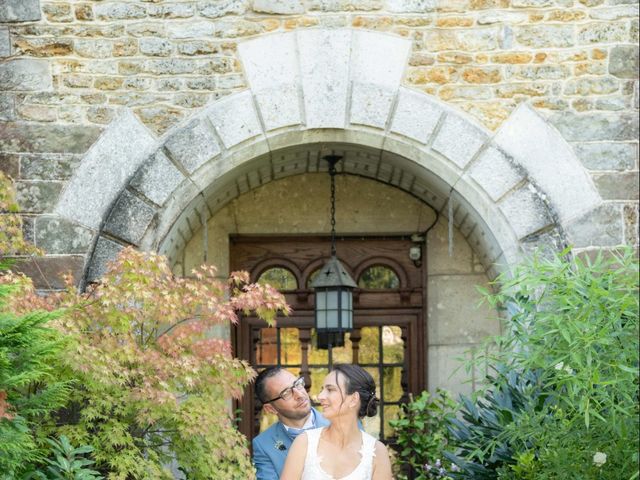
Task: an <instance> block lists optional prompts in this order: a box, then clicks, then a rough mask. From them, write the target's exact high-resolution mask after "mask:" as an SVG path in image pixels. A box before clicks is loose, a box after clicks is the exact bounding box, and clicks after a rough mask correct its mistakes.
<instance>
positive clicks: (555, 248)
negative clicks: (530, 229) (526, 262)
mask: <svg viewBox="0 0 640 480" xmlns="http://www.w3.org/2000/svg"><path fill="white" fill-rule="evenodd" d="M566 241H567V239H566V238H565V235H564V232H561V231H560V230H559V229H558V228H553V229H551V230H549V231H546V232H543V233H540V234H537V235H531V236H529V237H527V238H526V239H525V240H524V241H523V242H521V243H520V245H521V247H522V251H523V252H524V254H525V256H533V255H535V254H536V253H537V254H539V255H542V256H543V258H551V257H552V255H553V254H554V253H558V252H561V251H562V250H564V249H565V248H566V247H567V244H566Z"/></svg>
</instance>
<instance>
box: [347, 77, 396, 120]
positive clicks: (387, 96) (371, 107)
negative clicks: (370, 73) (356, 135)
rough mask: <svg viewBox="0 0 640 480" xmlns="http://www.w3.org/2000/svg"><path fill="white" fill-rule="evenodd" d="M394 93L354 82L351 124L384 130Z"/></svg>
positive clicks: (384, 88) (381, 87)
mask: <svg viewBox="0 0 640 480" xmlns="http://www.w3.org/2000/svg"><path fill="white" fill-rule="evenodd" d="M395 93H396V92H395V91H394V90H391V89H389V88H386V87H384V86H380V85H376V84H366V83H355V82H354V83H353V90H352V94H351V123H359V124H361V125H369V126H371V127H376V128H381V129H383V128H385V125H386V124H387V119H388V118H389V113H390V112H391V105H392V104H393V99H394V97H395Z"/></svg>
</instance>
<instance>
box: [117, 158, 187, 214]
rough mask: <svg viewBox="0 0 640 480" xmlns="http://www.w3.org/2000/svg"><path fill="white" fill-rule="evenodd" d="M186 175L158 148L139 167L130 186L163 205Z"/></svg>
mask: <svg viewBox="0 0 640 480" xmlns="http://www.w3.org/2000/svg"><path fill="white" fill-rule="evenodd" d="M184 179H185V177H184V176H183V175H182V173H180V171H179V170H178V169H177V168H176V167H175V166H174V165H173V163H171V161H170V160H169V159H168V158H167V156H166V155H165V154H164V153H163V152H162V150H158V151H157V152H156V153H154V154H153V155H152V156H151V157H150V158H149V160H147V161H146V162H145V164H144V165H143V166H142V167H140V169H138V171H137V172H136V175H135V177H133V180H131V183H130V184H129V186H130V187H131V188H134V189H135V190H137V191H138V192H140V193H141V194H143V195H144V196H145V197H147V198H148V199H149V200H151V201H152V202H154V203H155V204H157V205H163V204H164V202H166V201H167V198H169V195H171V193H172V192H173V191H174V190H175V189H176V188H178V185H180V183H182V181H183V180H184Z"/></svg>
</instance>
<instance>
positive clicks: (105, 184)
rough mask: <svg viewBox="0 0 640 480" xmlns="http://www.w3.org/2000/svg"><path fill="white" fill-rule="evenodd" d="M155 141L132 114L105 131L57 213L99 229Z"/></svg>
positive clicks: (149, 152)
mask: <svg viewBox="0 0 640 480" xmlns="http://www.w3.org/2000/svg"><path fill="white" fill-rule="evenodd" d="M154 144H155V138H154V137H153V135H151V133H150V132H149V131H148V130H147V129H146V127H145V126H144V125H142V123H140V121H139V120H138V119H137V118H136V117H135V116H134V115H133V113H131V112H129V111H124V112H123V113H122V114H121V115H120V116H119V117H118V118H116V120H114V121H113V122H112V123H111V124H110V125H109V127H108V128H107V129H106V130H105V131H104V133H103V134H102V136H101V137H100V138H99V139H98V141H97V142H96V143H95V144H94V145H93V146H92V148H91V149H90V150H89V152H88V153H87V154H86V155H85V157H84V158H83V159H82V162H81V163H80V166H79V167H78V168H77V169H76V172H75V174H74V176H73V177H72V178H71V181H70V182H69V184H68V185H67V188H66V189H65V191H64V192H63V194H62V197H61V199H60V201H59V202H58V205H57V206H56V213H58V214H59V215H61V216H62V217H65V218H68V219H70V220H73V221H75V222H78V223H80V224H82V225H85V226H87V227H89V228H93V229H98V228H99V226H100V224H101V223H102V219H103V218H104V217H105V216H106V214H107V212H108V210H109V208H110V207H111V205H112V204H113V202H114V200H115V199H116V197H117V196H118V194H119V193H120V192H121V191H122V189H123V188H124V187H125V185H126V183H127V182H128V181H129V179H130V178H131V176H132V175H133V174H134V172H135V171H136V170H137V169H138V167H139V166H140V165H141V164H142V162H143V161H144V160H146V159H147V158H148V157H149V155H150V154H151V152H152V148H153V147H154Z"/></svg>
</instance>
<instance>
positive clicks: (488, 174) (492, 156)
mask: <svg viewBox="0 0 640 480" xmlns="http://www.w3.org/2000/svg"><path fill="white" fill-rule="evenodd" d="M468 175H469V176H470V177H471V178H472V179H473V180H475V181H476V182H477V183H478V184H479V185H480V186H481V187H482V188H483V189H484V191H485V192H487V193H488V194H489V196H490V197H491V199H492V200H494V201H496V200H498V199H499V198H500V197H502V196H503V195H504V194H505V193H507V192H508V191H509V190H511V189H512V188H513V187H514V186H515V185H517V184H518V183H519V182H520V181H521V180H522V178H523V175H522V172H520V171H519V170H518V169H517V168H516V167H515V166H514V164H513V159H511V158H509V157H508V156H507V155H506V154H505V153H504V152H503V151H501V150H500V149H499V148H496V147H495V146H490V147H489V148H487V149H486V150H485V151H484V152H482V154H480V156H479V158H478V160H477V161H476V162H475V163H474V164H473V166H472V167H471V168H470V169H469V172H468Z"/></svg>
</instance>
